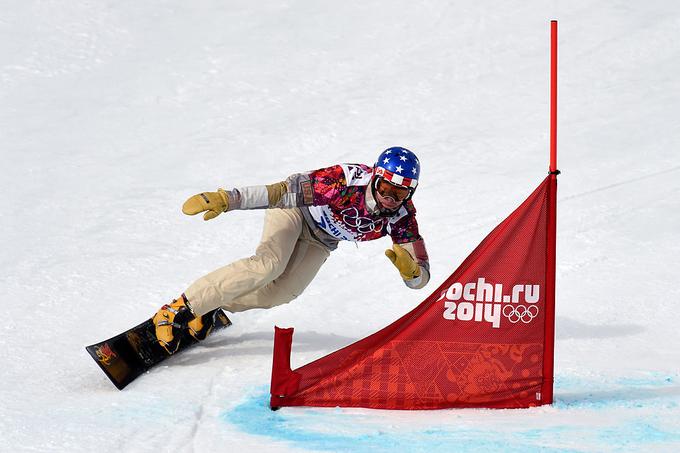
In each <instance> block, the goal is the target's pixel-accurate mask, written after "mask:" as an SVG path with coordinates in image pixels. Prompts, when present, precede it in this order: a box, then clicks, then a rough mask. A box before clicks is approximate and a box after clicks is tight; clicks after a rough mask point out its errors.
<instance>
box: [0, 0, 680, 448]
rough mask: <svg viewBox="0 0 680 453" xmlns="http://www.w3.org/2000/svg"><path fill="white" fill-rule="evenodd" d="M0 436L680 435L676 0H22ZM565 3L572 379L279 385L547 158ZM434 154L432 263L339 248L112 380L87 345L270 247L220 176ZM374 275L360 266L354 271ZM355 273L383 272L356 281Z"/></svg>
mask: <svg viewBox="0 0 680 453" xmlns="http://www.w3.org/2000/svg"><path fill="white" fill-rule="evenodd" d="M0 8H1V11H2V14H0V168H2V197H0V215H1V218H0V238H1V241H2V242H1V244H0V245H1V249H2V254H1V255H0V284H1V291H2V292H1V295H2V301H3V302H2V305H1V306H2V311H3V316H2V319H3V321H2V323H0V384H1V385H0V450H2V451H69V452H76V451H82V452H90V451H99V452H121V451H125V452H127V451H135V452H136V451H235V450H237V451H371V452H378V451H428V452H438V451H494V450H495V451H500V450H503V451H531V450H542V451H678V450H680V347H679V346H680V329H678V322H679V321H678V319H679V317H678V310H679V309H680V289H679V288H680V285H679V284H678V277H679V276H680V258H679V256H680V253H679V252H680V245H679V242H680V159H679V153H680V121H679V118H680V83H678V72H679V71H680V3H678V2H675V1H672V0H668V1H654V0H647V1H644V2H627V1H598V2H589V1H583V0H577V1H569V2H559V1H552V2H535V1H498V2H444V1H405V0H398V1H389V2H388V1H383V2H381V1H376V0H366V1H361V2H337V1H336V2H333V1H328V0H322V1H317V2H306V1H301V0H262V1H257V2H250V1H244V0H233V1H229V2H222V1H217V0H197V1H192V2H181V1H178V0H164V1H161V0H159V1H150V2H135V1H129V0H122V1H116V2H98V1H85V0H72V1H68V2H59V1H55V0H43V1H36V0H22V1H18V0H17V1H11V0H6V1H3V2H2V3H0ZM553 18H556V19H558V20H559V21H560V105H559V112H560V117H559V150H560V160H559V167H560V169H561V170H562V171H563V174H562V175H561V176H560V177H559V191H558V195H559V207H558V215H559V223H558V263H557V264H558V267H557V274H558V287H557V343H556V390H555V398H556V403H555V405H553V406H550V407H541V408H535V409H531V410H508V411H498V410H496V411H491V410H449V411H436V412H387V411H371V410H360V409H351V410H350V409H304V408H289V409H282V410H281V411H279V412H275V413H274V412H271V411H269V410H268V409H267V407H266V403H267V385H268V383H269V377H270V360H271V349H272V334H273V326H274V324H277V325H280V326H295V328H296V336H295V342H294V351H293V362H294V363H293V365H294V366H300V365H302V364H304V363H307V362H309V361H311V360H313V359H315V358H318V357H320V356H322V355H325V354H327V353H329V352H331V351H333V350H335V349H337V348H339V347H341V346H344V345H346V344H348V343H350V342H353V341H354V340H357V339H359V338H362V337H364V336H366V335H368V334H370V333H372V332H374V331H376V330H378V329H379V328H382V327H383V326H385V325H387V324H388V323H390V322H391V321H393V320H395V319H396V318H398V317H399V316H401V315H402V314H403V313H405V312H407V311H409V310H410V309H411V308H412V307H414V306H415V305H416V304H418V303H419V302H420V301H421V300H423V299H424V298H425V297H426V296H427V295H428V294H429V292H428V291H431V290H433V289H434V288H435V287H436V286H437V285H438V284H439V283H440V282H441V281H442V280H443V279H444V278H446V277H447V276H448V275H449V274H450V273H451V272H452V271H453V270H454V269H455V268H456V267H457V266H458V264H459V263H460V262H461V261H462V259H464V258H465V257H466V256H467V254H468V253H469V252H470V251H471V250H472V249H473V248H474V247H475V246H476V245H477V243H478V242H479V241H480V240H481V239H482V238H483V237H484V236H485V235H486V234H487V233H488V232H489V231H490V230H491V229H492V228H493V227H494V226H495V225H496V224H497V223H498V222H499V221H501V220H502V219H503V218H504V217H505V216H506V215H507V214H509V213H510V212H511V211H512V210H513V209H514V208H515V207H516V206H517V205H518V204H519V203H520V202H521V201H522V200H523V199H524V198H525V197H526V196H527V195H528V194H529V193H530V192H531V191H532V190H533V189H534V187H535V186H536V185H538V183H539V182H540V181H541V180H542V179H543V177H544V176H545V173H546V170H547V158H548V153H547V148H548V65H549V54H548V46H549V20H550V19H553ZM392 145H401V146H407V147H410V148H412V149H413V150H415V151H416V152H417V153H418V154H419V156H420V157H421V160H422V162H423V179H422V184H421V186H420V188H419V189H418V193H417V194H416V197H415V202H416V205H417V207H418V210H419V222H420V225H421V231H422V234H423V235H424V237H425V238H426V240H427V244H428V247H429V252H430V257H431V264H432V282H431V283H430V285H429V286H428V287H427V289H425V290H424V291H412V290H409V289H408V288H406V287H405V286H404V285H403V284H402V283H401V282H400V280H399V278H398V275H397V274H396V273H395V271H394V269H393V268H392V265H391V264H390V263H389V261H388V260H387V259H386V258H385V257H384V256H382V252H383V249H384V248H386V247H387V246H388V245H389V240H387V239H385V240H382V241H375V242H374V243H365V244H359V245H358V246H355V245H353V244H342V245H341V247H340V248H339V250H337V251H336V252H334V253H333V254H332V257H331V259H329V261H328V262H327V263H326V265H325V266H324V268H323V269H322V270H321V272H320V274H319V276H318V278H317V279H316V280H315V281H314V282H313V283H312V285H311V286H310V287H309V288H308V290H307V292H306V293H305V294H304V295H303V296H302V297H300V298H299V299H297V300H296V301H294V302H293V303H291V304H289V305H286V306H282V307H279V308H276V309H273V310H269V311H259V310H258V311H252V312H247V313H242V314H237V315H234V316H233V317H232V318H233V321H234V326H233V327H231V328H229V329H227V330H226V331H224V332H222V333H219V334H216V335H215V336H214V337H213V338H211V339H209V340H208V341H206V343H205V344H203V345H202V346H200V347H197V348H196V349H195V350H193V351H190V352H188V353H186V354H184V355H181V356H178V357H175V358H173V359H171V360H169V361H168V362H167V366H162V367H159V368H158V369H155V370H153V371H151V372H150V373H149V374H148V375H146V376H143V377H142V378H140V379H139V380H138V381H136V382H134V383H133V384H132V385H130V386H129V387H128V388H127V389H126V390H125V391H122V392H119V391H118V390H116V389H115V388H114V387H113V386H112V385H111V383H110V382H109V381H108V380H107V379H106V377H104V375H103V374H102V373H101V371H100V370H99V369H98V368H97V367H96V365H95V364H94V363H93V362H92V360H91V359H90V358H89V356H87V354H86V353H85V350H84V348H83V347H84V346H85V345H86V344H91V343H93V342H96V341H100V340H102V339H104V338H107V337H109V336H111V335H114V334H117V333H119V332H120V331H122V330H124V329H126V328H128V327H131V326H132V325H135V324H136V323H138V322H140V321H142V320H143V319H145V318H147V317H149V316H150V315H151V314H152V313H153V312H154V311H155V310H156V309H157V308H158V307H159V306H160V305H161V304H163V303H165V302H167V301H169V300H170V299H171V298H173V297H176V296H177V295H178V294H179V293H181V292H182V291H183V290H184V289H185V288H186V287H187V285H188V284H190V283H191V282H192V281H193V280H194V279H196V278H198V277H200V276H201V275H203V274H204V273H206V272H208V271H210V270H212V269H214V268H217V267H219V266H221V265H224V264H226V263H228V262H230V261H231V260H234V259H236V258H240V257H244V256H248V255H250V254H251V252H252V251H253V249H254V247H255V245H256V244H257V241H258V239H259V236H260V228H261V221H262V217H263V213H262V212H261V211H260V212H252V211H251V212H234V213H229V214H227V215H223V216H221V217H220V218H218V219H216V220H214V221H211V222H208V223H204V222H202V221H201V220H200V219H198V218H188V217H185V216H183V215H182V214H181V212H180V209H179V208H180V205H181V203H182V202H183V201H184V199H185V198H186V197H187V196H189V195H191V194H193V193H195V192H197V191H201V190H212V189H215V188H217V187H219V186H223V187H233V186H243V185H252V184H262V183H270V182H273V181H277V180H280V179H282V178H283V177H285V176H287V175H289V174H291V173H294V172H296V171H300V170H309V169H313V168H319V167H322V166H326V165H330V164H334V163H338V162H364V163H371V162H372V160H373V159H374V158H375V156H377V154H378V153H379V152H380V151H381V150H382V149H384V148H386V147H388V146H392ZM359 290H360V291H359ZM359 292H361V296H358V293H359Z"/></svg>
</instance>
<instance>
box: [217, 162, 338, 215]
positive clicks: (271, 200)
mask: <svg viewBox="0 0 680 453" xmlns="http://www.w3.org/2000/svg"><path fill="white" fill-rule="evenodd" d="M345 186H346V183H345V176H344V172H343V169H342V167H341V166H340V165H334V166H332V167H328V168H322V169H320V170H314V171H310V172H304V173H296V174H294V175H291V176H289V177H288V178H286V180H285V181H280V182H276V183H274V184H267V185H263V186H248V187H239V188H234V189H232V190H228V191H227V195H228V197H229V210H230V211H231V210H235V209H268V208H282V209H291V208H295V207H300V206H323V205H327V204H329V203H330V202H331V201H332V200H333V199H334V198H335V197H337V194H338V192H339V191H340V190H341V189H342V188H343V187H345Z"/></svg>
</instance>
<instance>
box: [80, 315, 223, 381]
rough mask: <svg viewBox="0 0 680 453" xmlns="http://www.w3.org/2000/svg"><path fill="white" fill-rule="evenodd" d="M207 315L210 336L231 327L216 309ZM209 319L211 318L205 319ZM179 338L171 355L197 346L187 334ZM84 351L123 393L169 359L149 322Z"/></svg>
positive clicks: (150, 319)
mask: <svg viewBox="0 0 680 453" xmlns="http://www.w3.org/2000/svg"><path fill="white" fill-rule="evenodd" d="M207 315H208V316H212V321H213V328H212V330H211V331H210V334H209V335H212V333H213V332H215V331H217V330H220V329H224V328H225V327H229V326H230V325H231V321H230V320H229V318H227V315H225V314H224V312H223V311H222V310H221V309H219V308H218V309H216V310H213V311H211V312H209V313H208V314H207ZM208 319H210V318H206V320H208ZM181 335H182V340H181V341H180V344H179V348H178V350H177V351H176V352H175V353H174V354H172V355H176V354H178V353H179V352H181V351H183V350H185V349H187V348H189V347H191V346H193V345H194V344H196V343H198V341H197V340H196V339H194V337H192V336H191V335H189V334H188V333H186V332H183V333H182V334H181ZM85 349H86V350H87V352H88V353H89V354H90V356H92V358H93V359H94V361H95V362H97V365H99V367H100V368H101V369H102V371H104V373H105V374H106V376H108V378H109V379H110V380H111V382H113V385H115V386H116V387H117V388H118V390H123V389H124V388H125V386H126V385H128V384H129V383H130V382H132V381H134V380H135V379H137V378H138V377H139V376H140V375H142V374H144V373H145V372H147V371H148V370H149V369H151V368H152V367H154V366H156V365H158V364H159V363H161V362H162V361H164V360H165V359H167V358H168V357H170V355H171V354H168V352H167V351H166V350H165V349H163V347H162V346H161V345H160V344H158V341H157V340H156V334H155V329H154V324H153V321H152V318H149V319H147V320H146V321H144V322H143V323H141V324H140V325H138V326H136V327H133V328H132V329H130V330H126V331H125V332H123V333H121V334H119V335H116V336H115V337H113V338H109V339H108V340H105V341H102V342H101V343H95V344H93V345H90V346H87V347H86V348H85Z"/></svg>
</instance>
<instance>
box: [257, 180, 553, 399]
mask: <svg viewBox="0 0 680 453" xmlns="http://www.w3.org/2000/svg"><path fill="white" fill-rule="evenodd" d="M556 192H557V179H556V175H555V174H550V175H549V176H548V177H547V178H546V179H545V180H544V181H543V182H542V183H541V184H540V185H539V186H538V187H537V188H536V190H535V191H534V192H533V193H532V194H531V195H530V196H529V197H528V198H527V199H526V200H525V201H524V202H523V203H522V204H521V205H520V206H519V207H518V208H517V209H516V210H515V211H514V212H513V213H512V214H510V216H508V217H507V218H506V219H505V220H504V221H503V222H502V223H501V224H500V225H498V226H497V227H496V228H495V229H494V230H493V231H491V233H490V234H489V235H488V236H487V237H486V238H485V239H484V240H483V241H482V242H481V243H480V244H479V245H478V246H477V248H476V249H475V250H474V251H473V252H472V253H471V254H470V255H469V256H468V257H467V258H466V259H465V261H463V263H462V264H461V265H460V266H459V267H458V269H456V271H455V272H454V273H453V274H451V276H450V277H449V278H447V279H446V281H444V283H442V284H441V285H440V286H439V287H438V288H437V289H436V290H435V291H434V293H432V294H431V295H430V296H429V297H428V298H427V299H425V301H423V302H422V303H421V304H420V305H418V306H417V307H416V308H415V309H413V310H412V311H411V312H410V313H407V314H406V315H404V316H403V317H401V318H400V319H398V320H397V321H395V322H393V323H392V324H390V325H389V326H387V327H385V328H384V329H382V330H380V331H378V332H376V333H374V334H373V335H370V336H368V337H366V338H364V339H362V340H359V341H357V342H356V343H354V344H351V345H349V346H347V347H345V348H343V349H340V350H338V351H336V352H333V353H331V354H329V355H327V356H325V357H323V358H321V359H318V360H316V361H314V362H311V363H309V364H307V365H305V366H302V367H300V368H298V369H296V370H294V371H293V370H291V369H290V353H291V347H292V336H293V329H292V328H290V329H280V328H278V327H277V328H276V333H275V339H274V357H273V367H272V381H271V402H270V404H271V407H272V408H278V407H282V406H344V407H367V408H375V409H443V408H452V407H487V408H523V407H530V406H536V405H541V404H550V403H552V388H553V345H554V304H555V231H556V228H555V220H556Z"/></svg>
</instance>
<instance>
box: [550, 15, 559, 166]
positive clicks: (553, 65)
mask: <svg viewBox="0 0 680 453" xmlns="http://www.w3.org/2000/svg"><path fill="white" fill-rule="evenodd" d="M554 171H557V21H556V20H551V21H550V172H551V173H552V172H554Z"/></svg>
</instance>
